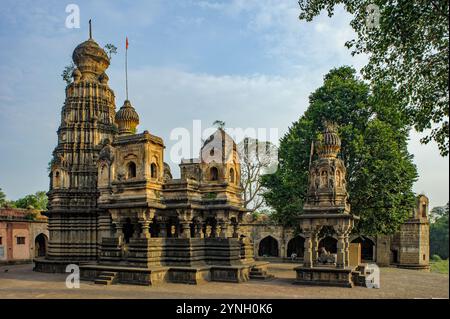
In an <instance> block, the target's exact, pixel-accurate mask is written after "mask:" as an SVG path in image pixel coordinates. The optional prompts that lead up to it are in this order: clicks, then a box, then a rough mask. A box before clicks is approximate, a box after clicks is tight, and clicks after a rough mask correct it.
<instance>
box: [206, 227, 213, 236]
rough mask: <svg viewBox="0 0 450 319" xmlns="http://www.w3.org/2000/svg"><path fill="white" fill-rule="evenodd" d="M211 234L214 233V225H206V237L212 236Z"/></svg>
mask: <svg viewBox="0 0 450 319" xmlns="http://www.w3.org/2000/svg"><path fill="white" fill-rule="evenodd" d="M211 235H212V227H211V225H206V234H205V237H206V238H210V237H211Z"/></svg>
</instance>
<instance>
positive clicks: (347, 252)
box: [344, 233, 350, 267]
mask: <svg viewBox="0 0 450 319" xmlns="http://www.w3.org/2000/svg"><path fill="white" fill-rule="evenodd" d="M344 242H345V260H344V261H345V267H347V266H350V251H349V247H350V242H349V239H348V233H347V234H346V235H345V237H344Z"/></svg>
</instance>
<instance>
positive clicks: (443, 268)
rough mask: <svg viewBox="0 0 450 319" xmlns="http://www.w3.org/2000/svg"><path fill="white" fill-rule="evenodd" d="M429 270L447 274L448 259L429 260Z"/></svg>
mask: <svg viewBox="0 0 450 319" xmlns="http://www.w3.org/2000/svg"><path fill="white" fill-rule="evenodd" d="M430 266H431V271H432V272H437V273H441V274H448V259H445V260H435V261H430Z"/></svg>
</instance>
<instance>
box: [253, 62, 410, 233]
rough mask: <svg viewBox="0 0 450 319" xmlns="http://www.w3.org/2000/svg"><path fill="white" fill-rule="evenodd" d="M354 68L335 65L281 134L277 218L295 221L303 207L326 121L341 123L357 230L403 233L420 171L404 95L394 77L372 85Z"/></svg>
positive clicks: (274, 182) (273, 197) (270, 180)
mask: <svg viewBox="0 0 450 319" xmlns="http://www.w3.org/2000/svg"><path fill="white" fill-rule="evenodd" d="M355 74H356V71H355V70H354V69H353V68H351V67H341V68H337V69H333V70H331V71H330V72H329V73H328V74H327V75H326V76H325V77H324V84H323V86H322V87H320V88H318V89H317V90H316V91H315V92H314V93H312V94H311V95H310V97H309V107H308V109H307V110H306V112H305V114H304V115H303V116H302V117H301V118H300V119H299V120H298V121H297V122H295V123H293V125H292V126H291V127H290V128H289V131H288V133H287V134H286V135H285V136H284V137H283V138H282V139H281V140H280V147H279V152H278V154H279V168H278V171H277V172H276V173H275V174H271V175H265V176H263V177H262V184H263V186H264V187H265V188H266V189H267V190H268V191H267V192H265V193H264V197H265V199H266V201H267V203H268V204H269V205H271V206H272V207H273V208H275V209H276V212H275V213H274V215H275V216H274V217H275V218H276V219H277V220H278V221H280V222H282V223H283V224H287V225H289V224H293V221H294V218H295V216H298V215H299V214H301V213H302V208H303V202H304V199H305V195H306V190H307V182H308V165H309V157H310V145H311V142H312V141H313V140H314V139H315V138H316V136H317V132H319V131H320V130H321V129H322V123H323V121H324V120H329V121H333V122H335V123H336V124H338V125H339V134H340V136H341V139H342V148H341V154H340V156H341V158H342V159H343V160H344V162H345V164H346V166H347V185H348V187H347V188H348V192H349V201H350V204H351V207H352V213H353V214H355V215H358V216H360V218H361V219H360V221H359V222H358V223H357V225H356V226H357V227H356V231H358V232H360V233H363V234H366V235H372V234H377V233H384V234H390V233H393V232H395V231H396V230H397V229H398V227H399V225H400V224H401V223H402V222H404V221H405V220H406V219H407V218H408V215H409V214H410V212H411V210H412V209H413V208H414V203H415V196H414V194H413V192H412V190H411V189H412V185H413V183H414V181H415V180H416V179H417V171H416V167H415V165H414V164H413V163H412V156H411V155H410V154H409V153H408V150H407V139H408V133H409V130H408V125H407V124H406V122H407V121H406V119H405V116H404V113H403V112H401V111H400V109H401V108H400V107H399V106H400V105H401V99H400V98H399V97H398V96H397V94H396V93H395V92H394V91H393V90H392V87H391V86H390V85H388V84H384V85H383V86H381V85H378V86H376V87H374V88H373V89H372V90H370V89H369V86H368V85H367V84H366V83H364V82H363V81H362V80H360V79H358V78H357V77H356V75H355Z"/></svg>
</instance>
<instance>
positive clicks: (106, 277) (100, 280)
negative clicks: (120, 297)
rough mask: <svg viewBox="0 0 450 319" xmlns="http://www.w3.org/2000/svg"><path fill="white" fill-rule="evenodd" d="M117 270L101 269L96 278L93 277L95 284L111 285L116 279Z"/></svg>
mask: <svg viewBox="0 0 450 319" xmlns="http://www.w3.org/2000/svg"><path fill="white" fill-rule="evenodd" d="M116 276H117V272H113V271H102V272H101V273H100V274H99V275H98V276H97V278H95V280H94V283H95V284H97V285H111V284H112V283H113V282H114V280H115V279H116Z"/></svg>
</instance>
